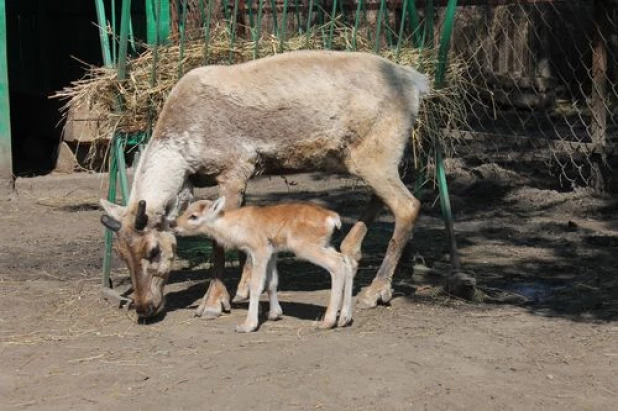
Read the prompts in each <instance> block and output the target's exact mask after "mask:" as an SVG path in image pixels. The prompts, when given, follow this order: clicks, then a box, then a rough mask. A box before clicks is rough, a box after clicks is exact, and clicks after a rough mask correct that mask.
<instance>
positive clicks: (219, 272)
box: [195, 241, 231, 319]
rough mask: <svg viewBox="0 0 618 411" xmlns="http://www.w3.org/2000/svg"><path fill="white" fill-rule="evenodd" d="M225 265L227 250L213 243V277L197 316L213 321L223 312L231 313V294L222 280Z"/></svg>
mask: <svg viewBox="0 0 618 411" xmlns="http://www.w3.org/2000/svg"><path fill="white" fill-rule="evenodd" d="M224 264H225V250H224V249H223V247H221V246H219V245H218V244H216V243H215V242H214V241H213V275H212V278H211V279H210V286H209V287H208V290H207V291H206V294H205V295H204V298H203V299H202V303H201V304H200V305H199V307H197V310H196V311H195V315H196V316H198V317H202V318H206V319H213V318H217V317H218V316H220V315H221V313H222V312H223V311H226V312H228V311H230V309H231V306H230V294H229V293H228V291H227V288H225V284H223V281H222V280H221V278H222V276H223V266H224Z"/></svg>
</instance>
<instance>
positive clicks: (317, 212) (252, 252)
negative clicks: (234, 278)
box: [173, 197, 358, 332]
mask: <svg viewBox="0 0 618 411" xmlns="http://www.w3.org/2000/svg"><path fill="white" fill-rule="evenodd" d="M224 205H225V198H224V197H222V198H219V199H218V200H216V201H209V200H202V201H197V202H195V203H193V204H191V205H190V206H189V208H188V209H187V211H186V212H185V213H184V214H183V215H181V216H180V217H179V218H178V220H177V221H176V223H175V224H173V229H174V232H175V233H176V234H178V235H180V236H191V235H198V234H205V235H207V236H208V237H210V238H212V239H214V240H216V241H217V243H218V244H221V245H222V246H223V247H225V248H232V249H239V250H242V251H243V252H244V253H245V254H246V255H247V261H248V262H249V263H250V265H251V267H252V268H253V270H252V271H251V280H250V287H249V290H250V293H249V312H248V313H247V319H246V320H245V322H244V323H243V324H241V325H239V326H237V327H236V331H238V332H251V331H255V330H256V329H257V326H258V308H259V301H260V295H261V294H262V292H263V291H264V286H265V285H266V283H268V285H267V293H268V299H269V302H270V311H269V314H268V319H269V320H278V319H279V318H281V315H282V314H283V311H282V309H281V306H280V305H279V299H278V298H277V285H278V283H279V275H278V272H277V262H276V259H277V257H276V255H277V253H279V252H281V251H290V252H292V253H294V254H295V255H296V256H297V257H298V258H301V259H303V260H307V261H309V262H311V263H313V264H316V265H318V266H320V267H322V268H324V269H326V270H328V272H329V273H330V276H331V293H330V301H329V303H328V308H327V309H326V314H325V316H324V320H323V321H322V323H321V324H320V327H321V328H332V327H334V326H335V323H336V321H337V312H338V311H339V309H341V315H340V317H339V323H338V325H339V326H340V327H344V326H346V325H348V324H350V322H351V321H352V285H353V284H352V283H353V281H354V275H355V274H356V268H357V267H358V262H356V261H352V260H351V259H350V257H348V256H346V255H343V254H341V253H339V252H338V251H337V250H335V249H334V248H333V247H332V246H331V245H330V240H331V237H332V235H333V232H334V231H335V229H339V228H341V220H340V218H339V215H338V214H337V213H335V212H334V211H330V210H327V209H325V208H323V207H320V206H318V205H316V204H310V203H289V204H285V203H283V204H278V205H273V206H263V207H241V208H238V209H234V210H228V211H224ZM342 296H343V306H342Z"/></svg>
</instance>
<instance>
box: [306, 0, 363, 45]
mask: <svg viewBox="0 0 618 411" xmlns="http://www.w3.org/2000/svg"><path fill="white" fill-rule="evenodd" d="M361 1H362V0H361ZM312 17H313V0H309V8H308V9H307V31H306V32H305V34H306V36H307V37H305V47H309V37H310V36H311V18H312Z"/></svg>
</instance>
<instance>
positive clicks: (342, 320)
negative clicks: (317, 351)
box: [337, 315, 352, 327]
mask: <svg viewBox="0 0 618 411" xmlns="http://www.w3.org/2000/svg"><path fill="white" fill-rule="evenodd" d="M348 325H352V315H341V316H339V322H338V323H337V327H347V326H348Z"/></svg>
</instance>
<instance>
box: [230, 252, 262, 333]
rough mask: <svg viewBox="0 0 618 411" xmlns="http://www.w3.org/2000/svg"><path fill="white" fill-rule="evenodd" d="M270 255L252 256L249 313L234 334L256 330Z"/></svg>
mask: <svg viewBox="0 0 618 411" xmlns="http://www.w3.org/2000/svg"><path fill="white" fill-rule="evenodd" d="M269 259H270V255H266V256H258V257H255V256H252V257H251V260H252V261H253V268H254V270H253V272H252V273H251V287H250V288H251V292H250V295H249V311H248V312H247V318H246V319H245V322H244V323H242V324H240V325H238V326H236V332H239V333H249V332H252V331H255V330H257V327H258V315H259V309H260V296H261V295H262V292H263V291H264V283H265V281H266V269H267V262H268V260H269Z"/></svg>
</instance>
